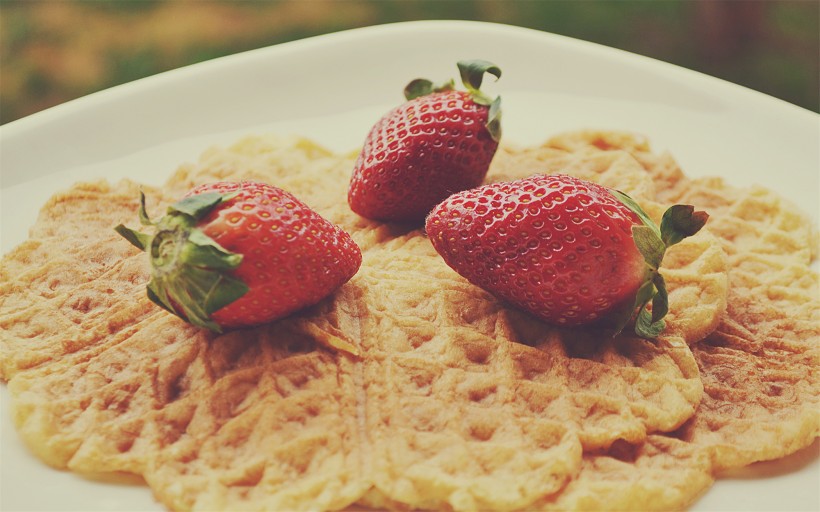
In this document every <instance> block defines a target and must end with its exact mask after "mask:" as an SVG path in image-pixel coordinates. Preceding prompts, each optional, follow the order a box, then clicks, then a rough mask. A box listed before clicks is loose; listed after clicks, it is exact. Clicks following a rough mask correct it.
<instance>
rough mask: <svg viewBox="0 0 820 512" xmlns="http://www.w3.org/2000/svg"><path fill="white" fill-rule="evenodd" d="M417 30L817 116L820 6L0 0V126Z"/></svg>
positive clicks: (645, 1) (792, 1)
mask: <svg viewBox="0 0 820 512" xmlns="http://www.w3.org/2000/svg"><path fill="white" fill-rule="evenodd" d="M422 19H462V20H478V21H491V22H497V23H506V24H510V25H519V26H523V27H528V28H534V29H538V30H544V31H548V32H553V33H557V34H562V35H567V36H570V37H575V38H578V39H583V40H587V41H593V42H596V43H601V44H604V45H607V46H612V47H615V48H620V49H624V50H627V51H631V52H634V53H638V54H642V55H646V56H649V57H653V58H656V59H660V60H663V61H667V62H671V63H673V64H678V65H680V66H684V67H687V68H690V69H694V70H697V71H701V72H703V73H707V74H709V75H712V76H716V77H719V78H723V79H725V80H729V81H731V82H735V83H738V84H741V85H744V86H746V87H750V88H752V89H756V90H758V91H761V92H764V93H767V94H770V95H772V96H775V97H778V98H781V99H783V100H786V101H788V102H791V103H794V104H796V105H799V106H801V107H803V108H806V109H808V110H812V111H815V112H818V109H820V85H818V78H819V77H820V29H818V24H819V23H820V0H642V1H641V0H271V1H262V0H255V1H252V0H0V123H7V122H9V121H13V120H15V119H18V118H20V117H24V116H26V115H29V114H31V113H34V112H37V111H39V110H42V109H45V108H48V107H50V106H53V105H56V104H59V103H63V102H65V101H68V100H70V99H73V98H76V97H79V96H84V95H86V94H89V93H92V92H95V91H99V90H101V89H105V88H108V87H111V86H114V85H118V84H122V83H125V82H130V81H132V80H136V79H138V78H142V77H145V76H149V75H153V74H156V73H160V72H163V71H167V70H170V69H173V68H177V67H180V66H184V65H187V64H192V63H196V62H200V61H203V60H207V59H212V58H215V57H220V56H224V55H230V54H233V53H237V52H242V51H245V50H250V49H254V48H260V47H264V46H269V45H274V44H278V43H283V42H286V41H291V40H295V39H301V38H305V37H310V36H314V35H318V34H323V33H328V32H335V31H339V30H345V29H350V28H356V27H362V26H367V25H375V24H381V23H391V22H398V21H409V20H422Z"/></svg>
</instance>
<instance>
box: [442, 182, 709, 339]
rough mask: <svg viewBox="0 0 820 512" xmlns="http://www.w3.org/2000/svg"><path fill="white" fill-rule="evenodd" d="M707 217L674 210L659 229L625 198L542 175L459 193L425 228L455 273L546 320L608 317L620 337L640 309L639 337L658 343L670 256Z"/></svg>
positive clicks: (681, 208) (679, 208)
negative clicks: (666, 259) (663, 267)
mask: <svg viewBox="0 0 820 512" xmlns="http://www.w3.org/2000/svg"><path fill="white" fill-rule="evenodd" d="M707 218H708V215H707V214H706V213H704V212H695V211H694V209H693V208H692V207H691V206H683V205H676V206H673V207H671V208H669V210H667V212H666V213H665V214H664V216H663V221H662V222H661V226H660V228H658V227H657V226H656V225H655V224H654V223H653V222H652V220H651V219H649V218H648V217H647V215H646V214H645V213H644V212H643V210H641V209H640V206H638V205H637V204H636V203H635V202H634V201H633V200H632V199H630V198H629V197H628V196H626V195H625V194H622V193H621V192H618V191H615V190H610V189H608V188H605V187H603V186H601V185H597V184H595V183H590V182H586V181H583V180H580V179H578V178H573V177H570V176H565V175H551V176H545V175H538V176H532V177H530V178H526V179H521V180H517V181H513V182H507V183H493V184H490V185H485V186H483V187H479V188H476V189H472V190H467V191H464V192H460V193H457V194H454V195H452V196H450V197H449V198H447V199H446V200H445V201H443V202H442V203H441V204H439V205H438V206H436V207H435V208H434V209H433V210H432V211H431V212H430V215H429V216H428V217H427V221H426V229H427V234H428V236H429V237H430V241H431V242H432V244H433V246H434V247H435V249H436V251H438V253H439V254H440V255H441V256H442V257H443V258H444V260H445V261H446V262H447V264H448V265H449V266H450V267H452V268H453V269H454V270H455V271H456V272H458V273H459V274H461V275H462V276H464V277H465V278H467V280H469V281H470V282H472V283H473V284H475V285H477V286H480V287H481V288H484V289H485V290H487V291H489V292H490V293H492V294H494V295H495V296H497V297H499V298H501V299H503V300H505V301H507V302H509V303H511V304H513V305H515V306H518V307H519V308H521V309H524V310H526V311H528V312H530V313H532V314H534V315H535V316H537V317H539V318H541V319H543V320H546V321H548V322H550V323H554V324H557V325H562V326H572V325H579V324H583V323H590V322H595V321H597V320H599V319H601V318H602V317H605V316H610V317H613V318H610V320H611V321H612V322H613V323H614V324H615V331H616V333H617V332H620V331H621V330H622V329H623V327H624V325H625V324H626V323H627V322H628V321H629V320H630V318H631V317H632V316H633V314H634V312H635V310H638V311H639V314H638V318H637V320H636V332H637V333H638V334H639V335H640V336H643V337H647V338H652V337H655V336H657V334H659V333H660V331H661V330H662V329H663V327H664V322H663V316H664V315H666V312H667V308H668V304H667V303H668V301H667V294H666V286H665V285H664V281H663V277H662V276H661V275H660V273H659V272H658V268H659V267H660V264H661V260H662V259H663V255H664V252H665V250H666V248H667V247H669V246H671V245H673V244H675V243H677V242H679V241H680V240H682V239H683V238H685V237H687V236H690V235H693V234H694V233H696V232H697V231H698V230H700V228H701V227H702V226H703V225H704V223H705V222H706V219H707ZM650 301H651V303H652V311H651V313H650V312H649V310H648V309H647V307H646V306H647V305H648V303H649V302H650Z"/></svg>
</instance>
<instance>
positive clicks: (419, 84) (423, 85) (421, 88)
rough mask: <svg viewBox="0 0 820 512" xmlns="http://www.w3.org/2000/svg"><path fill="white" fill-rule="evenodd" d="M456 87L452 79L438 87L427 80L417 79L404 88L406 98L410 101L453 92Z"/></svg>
mask: <svg viewBox="0 0 820 512" xmlns="http://www.w3.org/2000/svg"><path fill="white" fill-rule="evenodd" d="M455 86H456V84H455V82H454V81H453V80H452V79H450V80H448V81H446V82H444V83H442V84H438V85H436V84H434V83H433V82H431V81H430V80H428V79H426V78H416V79H415V80H411V81H410V83H409V84H407V85H406V86H405V87H404V97H405V99H407V101H410V100H412V99H415V98H419V97H421V96H427V95H428V94H433V93H434V92H442V91H452V90H453V89H455Z"/></svg>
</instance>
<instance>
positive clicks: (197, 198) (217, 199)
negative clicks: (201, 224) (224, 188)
mask: <svg viewBox="0 0 820 512" xmlns="http://www.w3.org/2000/svg"><path fill="white" fill-rule="evenodd" d="M225 197H226V196H225V194H220V193H218V192H207V193H205V194H196V195H193V196H188V197H186V198H184V199H182V200H180V201H177V202H176V203H174V204H172V205H171V206H169V207H168V213H169V214H175V213H181V214H183V215H188V216H190V217H192V218H193V219H194V220H199V219H201V218H202V217H204V216H206V215H207V214H208V212H210V211H211V210H213V209H214V208H215V207H216V206H217V205H218V204H219V203H221V202H223V201H224V200H226V199H225Z"/></svg>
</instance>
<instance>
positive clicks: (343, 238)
mask: <svg viewBox="0 0 820 512" xmlns="http://www.w3.org/2000/svg"><path fill="white" fill-rule="evenodd" d="M140 202H141V208H140V220H141V221H142V224H143V225H153V226H155V228H156V232H155V234H153V235H146V234H143V233H139V232H137V231H134V230H131V229H129V228H126V227H125V226H123V225H119V226H117V227H116V230H117V232H118V233H120V234H121V235H122V236H123V237H125V238H126V239H127V240H128V241H130V242H131V243H132V244H134V245H135V246H136V247H138V248H140V249H142V250H145V251H147V252H148V254H149V257H150V260H151V269H152V277H151V281H150V283H149V284H148V296H149V298H150V299H151V300H152V301H154V302H155V303H156V304H158V305H159V306H161V307H163V308H165V309H166V310H168V311H170V312H171V313H174V314H176V315H178V316H179V317H181V318H183V319H185V320H187V321H189V322H190V323H192V324H194V325H197V326H200V327H206V328H208V329H211V330H214V331H221V330H222V329H223V328H236V327H246V326H252V325H258V324H262V323H266V322H270V321H272V320H276V319H278V318H281V317H284V316H286V315H288V314H290V313H292V312H294V311H296V310H299V309H302V308H304V307H306V306H310V305H313V304H315V303H317V302H319V301H320V300H321V299H322V298H324V297H326V296H327V295H329V294H331V293H332V292H333V291H334V290H336V289H337V288H338V287H339V286H341V285H342V284H344V283H345V282H347V281H348V280H349V279H350V278H351V277H352V276H353V275H354V274H355V273H356V272H357V271H358V269H359V266H360V265H361V261H362V253H361V251H360V250H359V247H358V246H357V245H356V243H355V242H354V241H353V239H352V238H350V235H348V234H347V233H346V232H345V231H343V230H342V229H341V228H339V227H337V226H335V225H333V224H332V223H330V222H329V221H327V220H326V219H324V218H322V217H321V216H319V214H318V213H316V212H315V211H313V210H311V209H310V208H309V207H308V206H307V205H305V204H304V203H302V202H301V201H299V200H298V199H296V198H295V197H294V196H293V195H292V194H290V193H288V192H285V191H284V190H281V189H279V188H276V187H274V186H271V185H267V184H265V183H257V182H241V183H234V182H220V183H213V184H207V185H202V186H199V187H196V188H194V189H193V190H191V191H190V192H189V194H187V195H186V196H185V197H184V198H183V199H182V200H180V201H179V202H177V203H175V204H174V205H172V206H170V207H169V208H168V212H167V214H166V215H165V216H164V217H162V218H161V219H160V220H159V221H157V222H152V221H151V220H150V219H149V218H148V215H147V214H146V212H145V197H144V196H143V195H142V194H141V197H140Z"/></svg>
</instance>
